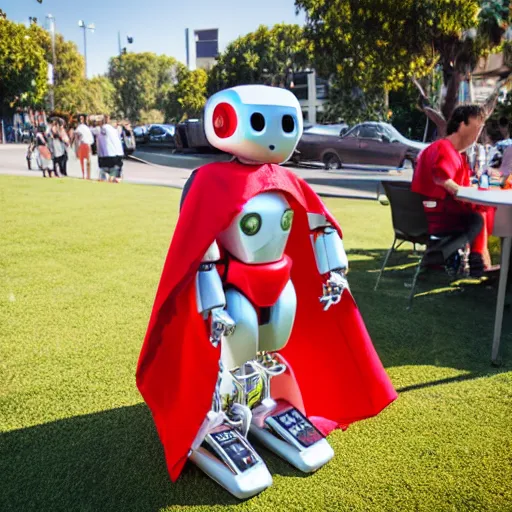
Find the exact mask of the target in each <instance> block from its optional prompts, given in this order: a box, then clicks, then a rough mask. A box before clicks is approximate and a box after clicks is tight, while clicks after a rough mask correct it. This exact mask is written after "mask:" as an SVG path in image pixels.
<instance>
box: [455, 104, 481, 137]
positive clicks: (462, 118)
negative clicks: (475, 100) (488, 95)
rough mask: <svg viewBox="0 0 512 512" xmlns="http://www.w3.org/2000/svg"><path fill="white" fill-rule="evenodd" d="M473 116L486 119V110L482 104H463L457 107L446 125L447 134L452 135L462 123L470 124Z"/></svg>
mask: <svg viewBox="0 0 512 512" xmlns="http://www.w3.org/2000/svg"><path fill="white" fill-rule="evenodd" d="M472 117H476V118H480V119H485V110H484V108H483V107H481V106H480V105H461V106H460V107H457V108H456V109H455V110H454V111H453V112H452V115H451V117H450V120H449V121H448V126H447V127H446V135H451V134H452V133H456V132H457V131H458V130H459V126H460V123H464V124H465V125H468V124H469V119H470V118H472Z"/></svg>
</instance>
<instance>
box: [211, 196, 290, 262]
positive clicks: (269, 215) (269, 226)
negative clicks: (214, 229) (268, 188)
mask: <svg viewBox="0 0 512 512" xmlns="http://www.w3.org/2000/svg"><path fill="white" fill-rule="evenodd" d="M292 221H293V210H291V209H290V205H289V204H288V201H287V200H286V198H285V197H284V195H283V194H281V193H279V192H264V193H262V194H258V195H256V196H254V197H252V198H251V199H250V200H249V201H247V203H245V205H244V207H243V209H242V211H241V212H240V213H239V214H238V215H237V216H236V217H235V218H234V219H233V221H232V222H231V224H230V225H229V227H228V228H227V229H226V230H224V231H223V232H222V233H221V234H220V235H219V237H218V242H219V243H220V245H221V246H222V247H223V248H224V249H225V250H226V251H227V252H229V253H230V254H231V255H233V256H234V257H235V258H237V259H239V260H240V261H242V262H244V263H248V264H251V263H254V264H257V263H271V262H274V261H278V260H280V259H281V258H282V257H283V254H284V250H285V247H286V243H287V241H288V237H289V235H290V230H291V226H292Z"/></svg>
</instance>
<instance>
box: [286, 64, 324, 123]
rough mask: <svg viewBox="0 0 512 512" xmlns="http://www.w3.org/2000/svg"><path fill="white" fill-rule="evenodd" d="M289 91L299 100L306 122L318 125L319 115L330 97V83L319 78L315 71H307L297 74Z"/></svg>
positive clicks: (294, 75) (289, 86)
mask: <svg viewBox="0 0 512 512" xmlns="http://www.w3.org/2000/svg"><path fill="white" fill-rule="evenodd" d="M287 89H289V90H290V91H291V92H293V94H295V96H296V97H297V99H298V100H299V103H300V106H301V109H302V115H303V116H304V120H305V121H308V122H309V123H311V124H316V122H317V121H316V119H317V114H318V113H321V112H323V105H324V103H325V102H326V101H327V97H328V95H329V83H328V81H327V80H324V79H323V78H320V77H318V76H317V74H316V73H315V70H309V69H307V70H305V71H298V72H295V73H294V74H293V80H292V81H291V83H290V84H289V85H288V87H287Z"/></svg>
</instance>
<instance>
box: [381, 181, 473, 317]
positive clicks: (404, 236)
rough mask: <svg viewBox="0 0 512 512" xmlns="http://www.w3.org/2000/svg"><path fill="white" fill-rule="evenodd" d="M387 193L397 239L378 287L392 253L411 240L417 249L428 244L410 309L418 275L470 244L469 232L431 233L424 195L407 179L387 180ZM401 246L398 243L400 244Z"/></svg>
mask: <svg viewBox="0 0 512 512" xmlns="http://www.w3.org/2000/svg"><path fill="white" fill-rule="evenodd" d="M383 187H384V190H385V192H386V196H387V198H388V199H389V204H390V206H391V217H392V221H393V230H394V232H395V238H394V240H393V244H392V245H391V247H390V249H389V250H388V252H387V253H386V256H385V258H384V262H383V263H382V267H381V269H380V272H379V276H378V278H377V283H376V284H375V288H374V290H377V287H378V286H379V282H380V279H381V277H382V273H383V272H384V268H385V267H386V265H387V263H388V260H389V258H390V256H391V255H392V254H393V252H394V251H395V250H397V249H398V248H399V247H400V246H401V245H402V244H403V243H404V242H410V243H412V244H413V245H414V248H415V249H416V244H421V245H425V246H426V250H425V252H424V253H423V256H422V257H421V260H420V262H419V264H418V266H417V268H416V272H415V274H414V278H413V281H412V286H411V293H410V294H409V303H408V306H407V309H410V308H411V307H412V300H413V298H414V292H415V290H416V282H417V280H418V275H419V273H420V271H421V269H422V268H423V267H425V266H426V265H442V264H444V262H445V261H446V260H447V259H448V258H449V257H450V256H452V255H453V254H454V253H455V252H456V251H457V250H458V249H460V248H461V247H464V246H465V244H466V243H467V235H466V234H465V233H453V234H446V235H443V236H432V235H430V234H429V232H428V222H427V217H426V215H425V211H424V210H423V198H422V196H421V195H419V194H416V193H415V192H412V191H411V184H410V183H404V182H393V183H392V182H384V183H383ZM397 242H399V243H398V245H396V243H397Z"/></svg>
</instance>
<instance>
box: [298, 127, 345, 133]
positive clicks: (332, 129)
mask: <svg viewBox="0 0 512 512" xmlns="http://www.w3.org/2000/svg"><path fill="white" fill-rule="evenodd" d="M344 127H345V126H344V125H338V124H336V125H328V124H327V125H313V126H308V127H307V128H304V131H305V132H307V133H314V134H318V135H339V134H340V131H341V130H342V129H343V128H344Z"/></svg>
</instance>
